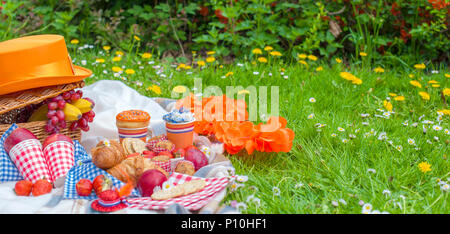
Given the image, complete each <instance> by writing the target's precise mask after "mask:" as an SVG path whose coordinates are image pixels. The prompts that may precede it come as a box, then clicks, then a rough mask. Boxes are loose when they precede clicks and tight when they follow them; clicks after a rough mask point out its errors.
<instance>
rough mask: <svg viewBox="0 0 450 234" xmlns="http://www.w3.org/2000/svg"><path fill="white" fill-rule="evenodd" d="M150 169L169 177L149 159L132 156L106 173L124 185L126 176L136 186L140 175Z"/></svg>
mask: <svg viewBox="0 0 450 234" xmlns="http://www.w3.org/2000/svg"><path fill="white" fill-rule="evenodd" d="M150 169H157V170H159V171H161V172H162V173H163V174H164V175H166V177H169V174H168V173H167V172H166V171H165V170H164V169H162V168H161V167H159V166H158V165H156V164H155V163H154V162H152V161H151V160H150V159H148V158H144V157H142V156H133V157H129V158H126V159H125V160H123V161H122V162H121V163H119V164H118V165H116V166H114V167H112V168H110V169H109V170H107V172H108V173H109V174H110V175H112V176H114V177H115V178H117V179H118V180H120V181H122V182H124V183H127V182H128V181H127V176H128V177H129V178H130V180H131V182H132V183H133V185H134V186H136V184H137V182H138V181H139V178H140V177H141V175H142V173H144V171H146V170H150Z"/></svg>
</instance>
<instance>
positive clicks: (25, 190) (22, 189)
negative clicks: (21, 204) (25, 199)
mask: <svg viewBox="0 0 450 234" xmlns="http://www.w3.org/2000/svg"><path fill="white" fill-rule="evenodd" d="M32 188H33V183H31V181H28V180H21V181H17V183H16V185H15V186H14V192H16V195H17V196H30V193H31V189H32Z"/></svg>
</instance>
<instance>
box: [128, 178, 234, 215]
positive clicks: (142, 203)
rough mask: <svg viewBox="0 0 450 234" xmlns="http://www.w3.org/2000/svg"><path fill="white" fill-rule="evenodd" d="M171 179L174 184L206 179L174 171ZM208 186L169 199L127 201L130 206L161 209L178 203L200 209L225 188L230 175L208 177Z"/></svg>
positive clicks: (189, 207) (132, 199) (147, 198)
mask: <svg viewBox="0 0 450 234" xmlns="http://www.w3.org/2000/svg"><path fill="white" fill-rule="evenodd" d="M169 179H172V180H173V185H177V184H180V183H184V182H187V181H190V180H195V179H204V178H199V177H194V176H189V175H185V174H180V173H176V172H174V173H173V174H172V175H171V176H170V178H169ZM204 180H205V181H206V186H205V187H204V188H203V189H202V190H200V191H198V192H196V193H193V194H189V195H186V196H182V197H177V198H171V199H168V200H152V199H151V198H150V197H140V198H129V199H127V202H128V203H129V204H130V206H129V207H130V208H139V209H149V210H161V209H167V207H169V206H170V205H172V204H174V203H178V204H180V205H182V206H184V207H186V208H187V209H189V210H199V209H201V208H202V207H203V206H205V205H206V204H208V202H209V201H210V200H211V199H213V198H214V195H215V194H217V193H218V192H220V191H221V190H222V189H224V188H225V187H226V186H227V185H228V183H229V182H230V178H229V177H220V178H206V179H204Z"/></svg>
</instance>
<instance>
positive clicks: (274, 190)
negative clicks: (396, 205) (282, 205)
mask: <svg viewBox="0 0 450 234" xmlns="http://www.w3.org/2000/svg"><path fill="white" fill-rule="evenodd" d="M272 193H273V195H274V196H280V194H281V191H280V188H278V187H273V188H272Z"/></svg>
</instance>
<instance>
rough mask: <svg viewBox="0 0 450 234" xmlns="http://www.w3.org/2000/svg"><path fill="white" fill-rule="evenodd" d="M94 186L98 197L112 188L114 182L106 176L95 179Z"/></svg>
mask: <svg viewBox="0 0 450 234" xmlns="http://www.w3.org/2000/svg"><path fill="white" fill-rule="evenodd" d="M92 186H93V188H94V192H95V194H97V196H98V195H99V194H100V193H101V192H103V191H105V190H108V189H111V188H112V180H111V179H110V178H108V177H107V176H105V175H99V176H97V177H95V179H94V181H93V183H92Z"/></svg>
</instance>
